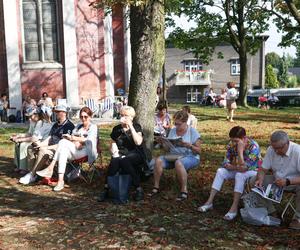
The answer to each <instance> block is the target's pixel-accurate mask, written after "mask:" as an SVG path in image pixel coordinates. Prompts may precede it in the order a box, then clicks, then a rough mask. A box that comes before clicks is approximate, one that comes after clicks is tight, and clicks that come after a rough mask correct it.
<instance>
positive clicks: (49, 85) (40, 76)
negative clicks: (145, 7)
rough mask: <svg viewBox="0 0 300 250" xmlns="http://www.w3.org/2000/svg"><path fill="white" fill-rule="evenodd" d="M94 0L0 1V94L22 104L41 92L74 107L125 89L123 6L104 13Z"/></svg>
mask: <svg viewBox="0 0 300 250" xmlns="http://www.w3.org/2000/svg"><path fill="white" fill-rule="evenodd" d="M92 2H93V1H92V0H0V36H1V40H0V93H7V94H8V96H9V100H10V107H12V108H16V109H20V108H21V105H22V100H23V99H24V97H25V96H27V95H29V96H31V97H32V98H34V99H36V100H39V99H40V97H41V94H42V93H43V92H47V93H48V94H49V96H50V97H52V99H56V98H66V99H67V102H68V105H69V106H71V107H72V106H73V107H78V106H79V105H80V104H82V103H83V101H84V100H85V99H90V98H92V99H95V100H101V99H104V98H106V97H112V98H113V97H114V95H115V93H118V92H124V91H126V89H127V88H128V81H129V74H130V68H129V65H131V63H130V59H131V56H130V42H129V29H128V27H126V25H127V21H126V20H125V19H124V9H123V8H122V7H118V8H115V9H114V10H113V11H112V12H111V13H110V14H107V15H105V14H104V11H103V10H102V9H94V8H92V7H91V6H90V4H91V3H92Z"/></svg>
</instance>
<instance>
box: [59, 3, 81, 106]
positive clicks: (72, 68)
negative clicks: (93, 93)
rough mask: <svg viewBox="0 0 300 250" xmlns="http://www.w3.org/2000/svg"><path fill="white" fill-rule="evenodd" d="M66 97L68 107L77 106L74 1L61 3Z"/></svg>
mask: <svg viewBox="0 0 300 250" xmlns="http://www.w3.org/2000/svg"><path fill="white" fill-rule="evenodd" d="M62 9H63V10H62V12H63V33H64V35H63V37H64V41H63V43H64V51H65V54H64V61H65V81H66V97H67V102H68V105H69V106H71V107H77V106H79V91H78V78H79V76H78V62H77V43H76V16H75V4H74V0H63V1H62Z"/></svg>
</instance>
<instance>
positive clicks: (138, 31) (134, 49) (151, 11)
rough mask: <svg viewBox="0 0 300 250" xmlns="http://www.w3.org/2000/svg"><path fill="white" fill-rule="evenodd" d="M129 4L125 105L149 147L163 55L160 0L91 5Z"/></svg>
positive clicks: (117, 0)
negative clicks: (129, 62) (129, 65)
mask: <svg viewBox="0 0 300 250" xmlns="http://www.w3.org/2000/svg"><path fill="white" fill-rule="evenodd" d="M116 4H122V5H124V6H125V5H127V6H129V21H130V38H131V54H132V71H131V77H130V85H129V105H131V106H133V107H134V108H135V110H136V114H137V115H136V120H137V122H138V123H140V124H141V125H142V127H143V131H144V135H145V136H144V138H145V142H146V147H147V148H148V149H149V152H150V150H151V149H152V142H153V128H154V122H153V117H154V112H155V101H156V88H157V84H158V82H159V79H160V76H161V72H162V65H163V62H164V57H165V41H164V29H165V11H164V0H140V1H138V0H136V1H132V0H97V1H95V2H94V4H93V5H94V7H98V8H99V7H102V8H104V7H110V8H113V7H114V5H116Z"/></svg>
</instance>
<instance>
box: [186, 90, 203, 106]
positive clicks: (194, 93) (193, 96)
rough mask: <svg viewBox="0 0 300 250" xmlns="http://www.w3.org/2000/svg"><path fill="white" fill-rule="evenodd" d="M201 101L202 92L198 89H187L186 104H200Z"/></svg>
mask: <svg viewBox="0 0 300 250" xmlns="http://www.w3.org/2000/svg"><path fill="white" fill-rule="evenodd" d="M200 99H201V92H200V89H199V88H198V87H194V86H190V87H189V88H187V89H186V102H187V103H198V102H200Z"/></svg>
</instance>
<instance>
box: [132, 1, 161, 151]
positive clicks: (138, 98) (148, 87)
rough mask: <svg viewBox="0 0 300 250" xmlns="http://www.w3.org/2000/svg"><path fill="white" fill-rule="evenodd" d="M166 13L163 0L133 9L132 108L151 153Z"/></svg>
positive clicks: (133, 7)
mask: <svg viewBox="0 0 300 250" xmlns="http://www.w3.org/2000/svg"><path fill="white" fill-rule="evenodd" d="M164 27H165V13H164V4H163V1H159V0H149V1H146V4H145V5H141V6H131V7H130V36H131V38H130V39H131V40H130V41H131V51H132V71H131V77H130V86H129V105H131V106H133V107H134V109H135V111H136V114H137V116H136V121H137V122H138V123H140V124H141V125H142V128H143V131H144V138H145V142H146V147H147V149H149V151H150V152H151V150H152V145H153V129H154V114H155V101H156V89H157V86H158V82H159V78H160V76H161V72H162V65H163V62H164V57H165V39H164Z"/></svg>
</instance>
